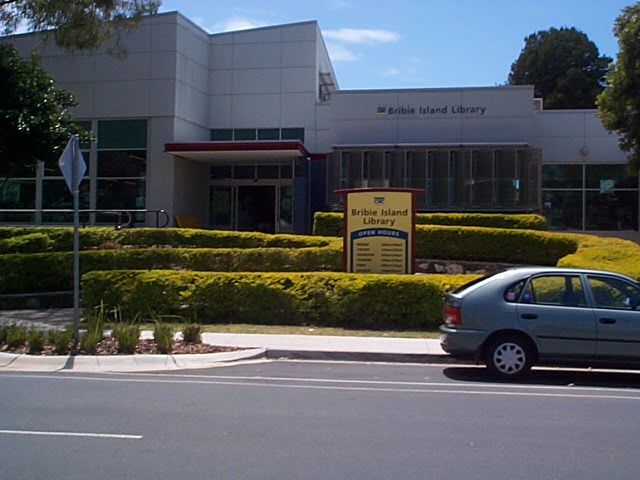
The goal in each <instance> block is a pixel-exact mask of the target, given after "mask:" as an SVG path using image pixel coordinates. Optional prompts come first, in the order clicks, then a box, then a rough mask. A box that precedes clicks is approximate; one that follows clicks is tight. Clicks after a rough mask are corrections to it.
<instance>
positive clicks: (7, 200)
mask: <svg viewBox="0 0 640 480" xmlns="http://www.w3.org/2000/svg"><path fill="white" fill-rule="evenodd" d="M0 181H1V182H2V189H1V190H0V208H3V209H5V208H17V209H28V208H35V206H36V181H35V179H25V180H17V179H11V180H7V181H4V180H0ZM67 191H69V190H68V189H67Z"/></svg>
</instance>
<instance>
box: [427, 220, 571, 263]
mask: <svg viewBox="0 0 640 480" xmlns="http://www.w3.org/2000/svg"><path fill="white" fill-rule="evenodd" d="M578 245H579V242H578V239H577V238H575V236H572V235H564V234H560V233H550V232H539V231H535V230H511V229H497V228H481V227H444V226H434V225H416V257H417V258H430V259H441V260H467V261H482V262H501V263H515V264H526V265H556V264H557V263H558V260H560V259H561V258H562V257H564V256H565V255H569V254H571V253H574V252H576V250H577V249H578Z"/></svg>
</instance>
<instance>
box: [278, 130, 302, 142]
mask: <svg viewBox="0 0 640 480" xmlns="http://www.w3.org/2000/svg"><path fill="white" fill-rule="evenodd" d="M280 138H282V140H300V141H301V142H304V128H283V129H282V130H281V131H280Z"/></svg>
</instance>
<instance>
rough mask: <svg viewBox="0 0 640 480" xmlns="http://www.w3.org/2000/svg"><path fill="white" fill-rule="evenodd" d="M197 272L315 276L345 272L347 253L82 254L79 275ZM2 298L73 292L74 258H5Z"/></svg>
mask: <svg viewBox="0 0 640 480" xmlns="http://www.w3.org/2000/svg"><path fill="white" fill-rule="evenodd" d="M158 269H170V270H193V271H213V272H256V271H262V272H313V271H333V272H339V271H341V270H342V249H341V248H336V247H322V248H246V249H239V248H224V249H209V248H200V249H187V248H144V249H131V250H129V249H119V250H90V251H83V252H80V271H81V274H82V273H87V272H91V271H93V270H158ZM0 271H1V272H2V275H1V276H0V292H2V293H7V294H15V293H37V292H52V291H69V290H72V289H73V254H72V253H71V252H51V253H40V254H31V255H21V254H12V255H0Z"/></svg>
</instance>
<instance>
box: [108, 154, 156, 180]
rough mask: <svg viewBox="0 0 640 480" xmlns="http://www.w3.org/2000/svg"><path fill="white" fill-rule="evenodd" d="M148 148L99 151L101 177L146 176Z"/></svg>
mask: <svg viewBox="0 0 640 480" xmlns="http://www.w3.org/2000/svg"><path fill="white" fill-rule="evenodd" d="M146 174H147V152H146V150H117V151H113V150H107V151H101V152H98V176H99V177H133V178H135V177H145V176H146Z"/></svg>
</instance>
